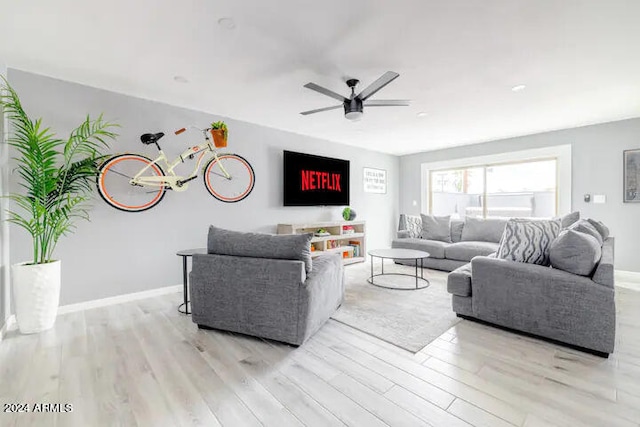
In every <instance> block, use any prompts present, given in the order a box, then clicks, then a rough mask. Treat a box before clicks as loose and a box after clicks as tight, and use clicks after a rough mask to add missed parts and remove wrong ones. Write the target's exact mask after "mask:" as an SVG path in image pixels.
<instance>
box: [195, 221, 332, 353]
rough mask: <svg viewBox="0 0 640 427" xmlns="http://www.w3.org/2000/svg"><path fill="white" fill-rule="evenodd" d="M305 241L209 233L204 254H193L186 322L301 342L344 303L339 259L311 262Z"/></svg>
mask: <svg viewBox="0 0 640 427" xmlns="http://www.w3.org/2000/svg"><path fill="white" fill-rule="evenodd" d="M311 237H312V235H311V234H303V235H269V234H259V233H240V232H235V231H229V230H223V229H220V228H216V227H213V226H212V227H210V229H209V237H208V243H207V252H208V253H207V254H206V255H194V256H193V269H192V272H191V275H190V282H191V309H192V320H193V322H194V323H197V324H198V327H200V328H205V329H206V328H215V329H222V330H226V331H232V332H239V333H243V334H247V335H254V336H258V337H263V338H269V339H273V340H276V341H282V342H286V343H289V344H294V345H300V344H302V343H303V342H304V341H306V340H307V339H308V338H309V337H310V336H311V335H313V334H314V333H315V332H316V331H317V330H318V329H320V327H321V326H322V325H323V324H324V323H325V322H326V321H327V320H328V319H329V317H330V316H331V315H332V314H333V313H334V312H335V310H336V309H337V308H338V307H339V306H340V304H342V301H343V299H344V267H343V263H342V258H341V257H340V255H339V254H326V255H322V256H319V257H317V258H315V259H313V260H312V259H311V252H310V243H309V242H310V240H311Z"/></svg>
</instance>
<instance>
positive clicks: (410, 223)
mask: <svg viewBox="0 0 640 427" xmlns="http://www.w3.org/2000/svg"><path fill="white" fill-rule="evenodd" d="M398 230H405V231H406V232H407V233H408V237H412V238H414V239H417V238H419V237H420V235H421V234H422V218H420V215H407V214H400V223H399V224H398Z"/></svg>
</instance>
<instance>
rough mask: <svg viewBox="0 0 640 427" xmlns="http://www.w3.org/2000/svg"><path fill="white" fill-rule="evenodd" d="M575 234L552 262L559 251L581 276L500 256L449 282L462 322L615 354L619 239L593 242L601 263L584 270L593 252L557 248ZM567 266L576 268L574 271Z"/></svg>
mask: <svg viewBox="0 0 640 427" xmlns="http://www.w3.org/2000/svg"><path fill="white" fill-rule="evenodd" d="M575 229H576V230H580V229H581V226H580V225H578V226H577V227H575ZM567 233H568V234H567ZM571 233H574V234H573V235H574V236H575V235H576V234H575V231H574V230H570V231H563V232H561V233H560V236H558V238H557V239H556V241H554V243H552V244H551V262H552V263H553V262H554V254H555V253H556V252H558V251H560V253H559V255H558V256H557V257H556V258H560V257H562V258H564V262H563V263H560V261H561V260H556V262H557V263H560V265H563V266H565V267H564V268H565V269H569V270H573V271H575V272H576V273H579V274H574V273H573V272H571V271H564V270H563V269H560V268H553V267H551V266H545V265H537V264H530V263H525V262H515V261H510V260H507V259H500V258H497V257H496V255H495V254H494V255H490V256H479V257H475V258H473V259H472V260H471V262H470V263H467V264H465V265H463V266H461V267H459V268H457V269H456V270H454V271H453V272H451V273H450V274H449V276H448V282H447V289H448V291H449V293H451V294H452V305H453V310H454V311H455V312H456V313H457V314H458V316H460V317H464V318H468V319H473V320H480V321H483V322H488V323H490V324H492V325H497V326H501V327H504V328H507V329H510V330H516V331H520V332H524V333H526V334H530V335H534V336H537V337H542V338H545V339H548V340H552V341H557V342H560V343H563V344H568V345H570V346H574V347H578V348H580V349H581V350H586V351H588V352H591V353H594V354H597V355H599V356H602V357H607V356H608V355H609V354H610V353H612V352H613V349H614V343H615V329H616V308H615V288H614V239H613V238H612V237H607V236H604V237H603V239H602V240H600V241H601V242H602V243H600V241H596V239H595V238H594V239H591V238H589V241H590V242H591V243H592V244H594V245H596V246H597V247H596V248H595V250H596V252H595V253H596V257H597V262H596V263H595V265H594V264H593V263H591V264H590V265H589V266H588V268H586V269H584V268H583V266H581V265H580V259H582V260H583V261H584V259H585V256H586V259H587V260H588V261H589V262H591V261H593V259H594V258H593V257H590V256H589V255H587V254H586V253H587V252H589V249H588V248H586V247H582V248H581V247H573V248H572V247H568V248H567V247H561V243H562V242H560V243H557V242H558V241H559V240H565V241H570V238H571V236H572V234H571ZM607 234H608V230H607ZM558 239H559V240H558ZM582 239H583V241H584V240H586V237H584V236H582ZM596 242H597V243H596ZM554 245H555V247H554ZM599 245H601V246H599ZM554 251H555V252H554ZM567 261H568V262H570V263H573V265H572V266H571V267H570V268H569V267H567V265H568V264H567ZM580 270H582V271H580Z"/></svg>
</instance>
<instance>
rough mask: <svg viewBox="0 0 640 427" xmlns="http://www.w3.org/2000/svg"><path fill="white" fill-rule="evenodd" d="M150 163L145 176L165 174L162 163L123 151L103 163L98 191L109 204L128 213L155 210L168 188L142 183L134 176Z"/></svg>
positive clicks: (98, 181)
mask: <svg viewBox="0 0 640 427" xmlns="http://www.w3.org/2000/svg"><path fill="white" fill-rule="evenodd" d="M147 166H149V168H148V169H147V171H146V172H145V174H144V176H145V177H158V176H164V172H163V171H162V169H161V168H160V166H158V165H156V164H154V163H153V162H152V161H151V160H150V159H148V158H146V157H144V156H140V155H138V154H122V155H119V156H114V157H111V158H110V159H109V160H107V161H106V162H104V163H103V164H102V166H100V173H99V174H98V177H97V180H96V181H97V185H98V193H99V194H100V196H101V197H102V198H103V199H104V201H105V202H107V203H108V204H109V205H111V206H113V207H114V208H116V209H119V210H121V211H125V212H141V211H144V210H147V209H151V208H152V207H154V206H155V205H157V204H158V203H160V201H161V200H162V198H163V197H164V194H165V190H166V189H165V187H164V186H158V187H155V186H154V187H152V186H140V185H134V184H132V183H131V179H132V178H133V177H134V176H135V175H137V174H138V173H139V172H140V171H141V170H142V169H143V168H145V167H147Z"/></svg>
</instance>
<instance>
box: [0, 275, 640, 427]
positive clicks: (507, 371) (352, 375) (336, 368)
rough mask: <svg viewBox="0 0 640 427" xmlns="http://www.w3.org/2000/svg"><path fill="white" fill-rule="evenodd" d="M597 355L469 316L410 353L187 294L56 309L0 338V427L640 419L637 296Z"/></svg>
mask: <svg viewBox="0 0 640 427" xmlns="http://www.w3.org/2000/svg"><path fill="white" fill-rule="evenodd" d="M617 295H618V298H617V308H618V333H617V346H616V351H615V353H614V354H613V355H612V356H611V357H610V358H609V359H601V358H598V357H595V356H591V355H587V354H584V353H580V352H577V351H573V350H569V349H566V348H564V347H560V346H556V345H552V344H549V343H545V342H542V341H538V340H535V339H532V338H526V337H522V336H519V335H515V334H511V333H508V332H505V331H501V330H498V329H494V328H491V327H487V326H483V325H479V324H476V323H473V322H468V321H462V322H460V323H459V324H457V325H456V326H455V327H453V328H451V329H450V330H449V331H447V332H446V333H444V334H443V335H442V336H441V337H439V338H438V339H436V340H435V341H434V342H432V343H431V344H429V345H428V346H427V347H425V348H424V349H423V350H422V351H420V352H418V353H416V354H412V353H409V352H406V351H404V350H401V349H399V348H397V347H395V346H393V345H390V344H388V343H386V342H383V341H380V340H378V339H376V338H373V337H371V336H369V335H366V334H363V333H361V332H358V331H356V330H354V329H351V328H349V327H347V326H344V325H342V324H340V323H337V322H335V321H329V322H328V323H327V324H326V325H325V326H324V327H323V328H322V329H321V330H320V331H319V332H318V333H317V335H315V336H314V337H313V338H312V339H311V340H310V341H309V342H308V343H306V344H305V345H303V346H302V347H300V348H293V347H290V346H286V345H283V344H278V343H274V342H267V341H264V340H260V339H255V338H250V337H246V336H240V335H236V334H230V333H223V332H214V331H201V330H198V329H197V328H196V326H195V325H194V324H193V323H192V322H191V319H190V317H186V316H184V315H181V314H179V313H178V312H177V311H176V306H177V305H178V303H179V302H180V294H175V295H169V296H163V297H157V298H152V299H147V300H142V301H137V302H130V303H125V304H120V305H114V306H110V307H105V308H99V309H92V310H87V311H84V312H77V313H70V314H66V315H63V316H60V317H59V319H58V321H57V323H56V326H55V328H54V329H53V330H51V331H48V332H46V333H43V334H40V335H25V336H22V335H19V334H18V333H16V332H10V333H9V335H8V336H7V338H6V339H5V340H4V341H3V342H2V344H0V401H1V402H2V404H3V406H4V404H5V403H30V404H33V403H39V402H40V403H62V404H64V403H71V404H73V412H70V413H57V414H56V413H33V412H31V413H21V414H10V413H1V414H0V425H1V426H3V427H5V426H13V425H20V426H56V425H57V426H67V425H69V426H82V427H87V426H136V425H138V426H154V427H158V426H193V425H199V426H219V425H223V426H233V427H235V426H260V425H265V426H300V425H308V426H340V425H353V426H367V427H369V426H385V425H390V426H436V427H439V426H444V427H449V426H452V427H457V426H469V425H472V426H497V427H501V426H525V427H534V426H535V427H538V426H567V427H576V426H603V427H605V426H606V427H608V426H638V425H639V422H640V334H639V333H638V325H639V324H640V292H635V291H632V290H629V289H624V288H619V289H618V292H617Z"/></svg>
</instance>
